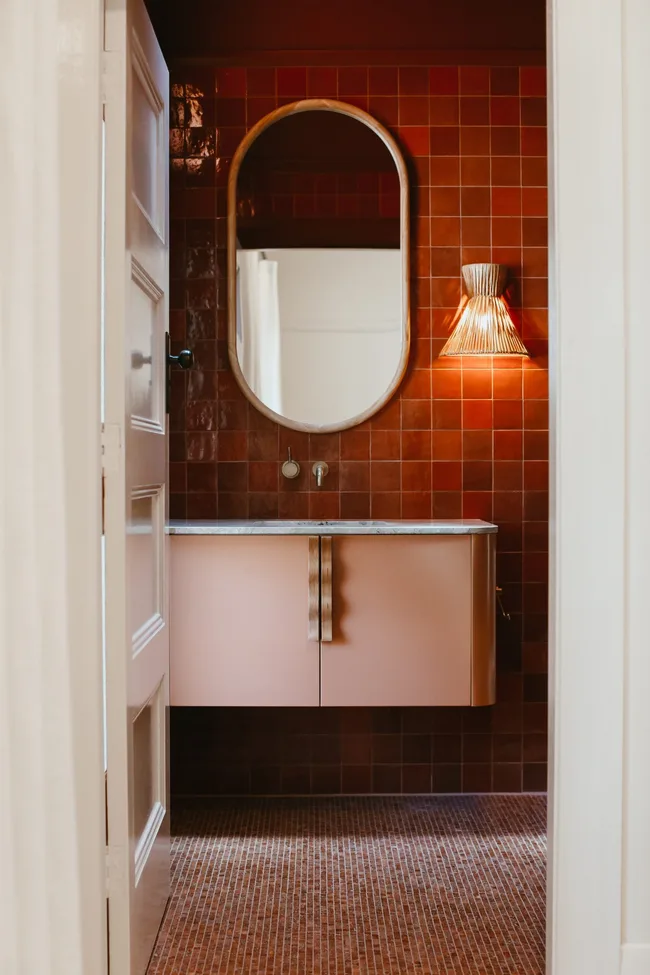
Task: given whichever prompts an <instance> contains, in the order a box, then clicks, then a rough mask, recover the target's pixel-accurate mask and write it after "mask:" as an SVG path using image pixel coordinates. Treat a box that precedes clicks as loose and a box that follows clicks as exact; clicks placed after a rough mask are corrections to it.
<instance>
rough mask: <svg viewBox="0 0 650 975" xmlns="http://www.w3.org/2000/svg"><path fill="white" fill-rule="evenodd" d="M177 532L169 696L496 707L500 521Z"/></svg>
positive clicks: (222, 525)
mask: <svg viewBox="0 0 650 975" xmlns="http://www.w3.org/2000/svg"><path fill="white" fill-rule="evenodd" d="M169 531H170V534H171V536H172V537H171V539H170V541H171V546H170V547H171V573H172V577H171V608H170V618H171V704H172V705H194V706H196V705H204V706H236V707H242V706H256V707H259V706H304V707H313V706H318V705H322V706H325V707H327V706H344V707H347V706H368V705H375V706H390V705H395V706H405V705H407V706H408V705H486V704H493V703H494V699H495V634H494V628H495V585H496V582H495V568H494V567H495V541H496V531H497V528H496V526H495V525H491V524H488V523H487V522H483V521H422V522H419V521H418V522H409V521H400V522H377V521H367V522H344V521H336V522H281V521H273V522H236V521H224V522H218V521H216V522H173V523H172V524H171V526H170V529H169Z"/></svg>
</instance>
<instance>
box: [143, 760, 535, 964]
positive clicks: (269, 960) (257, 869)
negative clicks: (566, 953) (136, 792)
mask: <svg viewBox="0 0 650 975" xmlns="http://www.w3.org/2000/svg"><path fill="white" fill-rule="evenodd" d="M418 768H420V767H419V766H413V770H414V771H415V770H416V769H418ZM422 771H423V772H424V770H422ZM423 783H424V776H423ZM172 834H173V837H174V838H173V841H172V893H171V899H170V902H169V909H168V911H167V914H166V916H165V920H164V923H163V926H162V929H161V931H160V935H159V937H158V941H157V944H156V947H155V949H154V953H153V956H152V960H151V963H150V967H149V975H230V973H235V972H236V973H237V975H358V973H364V975H365V973H371V972H372V973H375V975H405V973H407V972H409V973H411V972H420V973H422V975H461V973H462V975H488V973H489V975H497V973H498V975H542V972H543V971H544V927H545V903H544V902H545V887H546V881H545V873H546V835H545V834H546V800H545V797H543V796H482V797H477V796H472V797H460V796H448V797H447V796H446V797H436V798H429V797H417V798H415V797H413V798H399V797H395V798H381V799H379V798H365V799H359V798H357V799H349V798H346V799H329V798H328V799H300V800H299V799H295V800H291V799H265V800H263V799H259V800H246V799H244V800H242V799H239V800H222V801H217V802H214V801H213V802H211V803H209V804H208V803H201V802H199V801H196V802H194V803H193V804H192V805H191V806H188V807H186V808H184V809H181V810H178V811H176V812H175V813H174V815H173V816H172Z"/></svg>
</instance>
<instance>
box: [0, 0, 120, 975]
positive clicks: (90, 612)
mask: <svg viewBox="0 0 650 975" xmlns="http://www.w3.org/2000/svg"><path fill="white" fill-rule="evenodd" d="M102 19H103V18H102V3H101V0H57V2H53V0H2V2H1V3H0V81H1V84H2V92H3V94H2V95H1V96H0V133H1V134H0V142H1V143H2V151H1V152H0V214H2V216H1V217H0V336H1V338H2V342H1V349H2V373H1V375H0V862H1V863H2V869H1V871H0V971H2V973H3V975H23V973H27V972H29V973H32V972H34V973H36V972H38V973H39V975H105V972H106V964H107V956H106V900H105V855H104V843H105V826H104V810H105V798H104V768H103V759H102V662H101V575H100V540H101V477H100V462H101V458H100V442H99V422H100V414H99V404H100V328H99V321H100V228H101V218H100V199H101V194H100V187H101V91H100V78H101V74H100V70H101V63H100V57H101V48H102Z"/></svg>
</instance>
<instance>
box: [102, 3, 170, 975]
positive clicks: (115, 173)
mask: <svg viewBox="0 0 650 975" xmlns="http://www.w3.org/2000/svg"><path fill="white" fill-rule="evenodd" d="M104 58H105V70H104V76H105V108H104V112H105V116H104V117H105V136H106V141H105V173H106V183H105V194H106V199H105V213H106V219H105V335H106V338H105V431H104V471H105V535H106V700H107V705H106V706H107V749H108V772H107V782H108V903H109V937H110V960H111V971H113V972H115V973H116V975H144V972H145V971H146V968H147V963H148V960H149V957H150V955H151V950H152V948H153V945H154V941H155V938H156V934H157V932H158V928H159V926H160V922H161V920H162V915H163V912H164V909H165V905H166V903H167V898H168V896H169V814H168V793H169V787H168V771H167V770H168V748H167V743H168V742H167V739H168V733H167V711H168V705H169V628H168V625H167V606H168V599H167V575H166V567H165V555H166V541H165V522H166V509H167V484H166V478H167V475H166V469H167V423H166V414H165V387H166V368H167V364H166V349H165V333H166V329H167V318H168V295H167V290H168V266H169V258H168V255H169V247H168V223H169V221H168V203H167V199H168V192H167V188H168V163H167V144H168V127H169V114H168V87H169V76H168V72H167V67H166V65H165V62H164V60H163V57H162V54H161V51H160V47H159V46H158V42H157V40H156V37H155V34H154V32H153V29H152V27H151V23H150V21H149V18H148V16H147V13H146V11H145V8H144V4H143V2H142V0H107V3H106V33H105V54H104Z"/></svg>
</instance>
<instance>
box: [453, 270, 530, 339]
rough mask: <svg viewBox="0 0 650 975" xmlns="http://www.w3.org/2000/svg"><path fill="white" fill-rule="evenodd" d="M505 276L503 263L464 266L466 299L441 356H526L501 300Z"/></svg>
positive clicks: (506, 273) (506, 271) (506, 272)
mask: <svg viewBox="0 0 650 975" xmlns="http://www.w3.org/2000/svg"><path fill="white" fill-rule="evenodd" d="M507 276H508V268H507V267H506V266H505V265H503V264H465V266H464V267H463V278H464V280H465V285H466V287H467V299H466V300H465V301H464V302H461V305H460V306H459V309H458V312H459V314H460V318H459V319H458V324H457V325H456V327H455V328H454V330H453V332H452V333H451V335H450V336H449V338H448V339H447V341H446V343H445V345H444V346H443V349H442V351H441V353H440V355H441V356H442V355H525V356H527V355H528V351H527V349H526V346H525V345H524V343H523V342H522V341H521V339H520V338H519V335H518V333H517V329H516V328H515V325H514V322H513V320H512V318H511V317H510V313H509V311H508V308H507V305H506V303H505V301H504V300H503V298H502V295H503V291H504V288H505V283H506V278H507Z"/></svg>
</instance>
